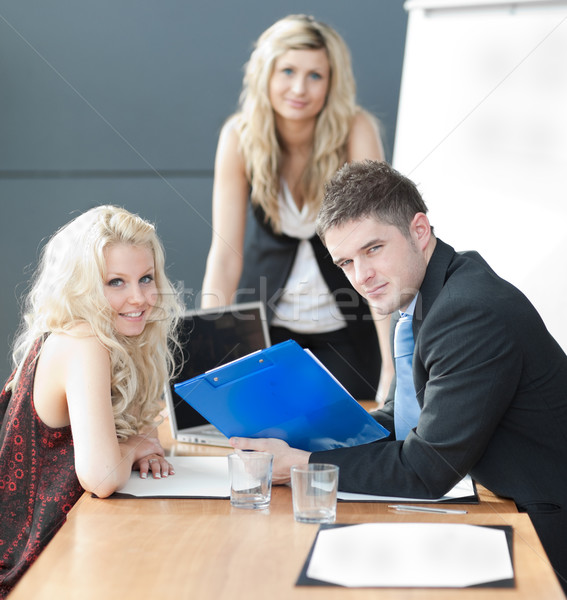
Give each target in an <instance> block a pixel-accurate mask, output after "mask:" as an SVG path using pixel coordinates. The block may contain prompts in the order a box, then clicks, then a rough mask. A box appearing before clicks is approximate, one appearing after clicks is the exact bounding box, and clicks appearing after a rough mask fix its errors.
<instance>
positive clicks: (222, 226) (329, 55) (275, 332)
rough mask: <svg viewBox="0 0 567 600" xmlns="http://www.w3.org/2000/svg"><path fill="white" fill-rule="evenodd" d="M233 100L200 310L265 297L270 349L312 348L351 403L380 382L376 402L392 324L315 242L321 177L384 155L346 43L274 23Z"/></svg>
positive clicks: (305, 25)
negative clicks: (373, 311)
mask: <svg viewBox="0 0 567 600" xmlns="http://www.w3.org/2000/svg"><path fill="white" fill-rule="evenodd" d="M240 100H241V101H240V110H239V112H237V113H236V114H234V115H233V116H232V117H230V118H229V119H228V121H227V122H226V124H225V125H224V127H223V128H222V131H221V134H220V139H219V143H218V148H217V155H216V161H215V180H214V189H213V235H212V243H211V247H210V251H209V255H208V260H207V269H206V273H205V277H204V281H203V290H202V306H204V307H212V306H222V305H225V304H230V303H231V302H233V301H235V300H236V299H238V300H240V301H249V300H258V299H260V300H263V301H264V302H265V303H266V305H267V310H268V320H269V323H270V334H271V340H272V343H278V342H281V341H284V340H287V339H294V340H296V341H297V342H298V343H299V344H301V345H302V346H304V347H308V348H310V349H311V350H312V351H313V352H314V354H315V355H317V356H318V357H319V359H320V360H321V361H322V362H323V363H324V364H325V365H326V366H327V367H328V368H329V370H330V371H331V372H332V373H333V374H334V375H335V376H336V377H337V378H338V379H339V380H340V381H341V382H342V383H343V384H344V385H345V387H346V388H347V389H348V390H349V391H350V392H351V394H352V395H353V396H354V397H355V398H359V399H373V398H374V397H375V396H376V393H377V387H378V383H379V378H380V391H379V393H378V394H379V396H382V395H384V394H383V392H384V393H385V392H387V388H388V386H389V382H390V380H391V376H392V372H393V365H392V359H391V355H390V350H389V337H388V331H389V319H388V318H387V317H386V318H384V317H382V316H380V317H378V318H379V319H380V320H377V321H375V324H376V327H375V325H374V322H373V318H372V317H371V315H370V311H369V309H368V306H367V304H366V303H365V302H363V301H361V299H360V297H359V296H357V294H356V292H355V291H354V289H353V288H352V286H351V285H350V284H349V282H348V280H347V279H346V278H345V277H344V275H343V274H342V273H341V272H340V270H339V269H337V268H336V267H335V266H334V265H333V262H332V260H331V258H330V256H329V254H328V252H327V251H326V250H325V248H324V247H323V245H322V244H321V242H320V240H319V238H318V237H317V235H316V234H315V217H316V215H317V212H318V210H319V206H320V204H321V200H322V197H323V187H324V183H325V181H326V180H327V179H328V178H329V177H330V176H332V175H333V174H334V173H335V171H336V170H337V169H338V168H339V167H341V166H342V165H343V164H344V163H345V162H348V161H353V160H360V159H363V158H370V159H376V160H383V158H384V153H383V149H382V144H381V141H380V136H379V132H378V124H377V121H376V119H374V118H373V117H372V116H371V115H370V114H369V113H368V112H366V111H364V110H362V108H360V107H359V106H358V105H357V104H356V94H355V81H354V77H353V73H352V67H351V60H350V53H349V50H348V48H347V46H346V44H345V42H344V41H343V39H342V38H341V37H340V35H339V34H338V33H337V32H336V31H335V30H334V29H332V28H331V27H328V26H327V25H325V24H323V23H320V22H318V21H316V20H315V19H313V18H312V17H308V16H305V15H291V16H288V17H286V18H284V19H281V20H280V21H278V22H276V23H275V24H274V25H272V26H271V27H270V28H269V29H267V30H266V31H265V32H264V33H263V34H262V35H261V36H260V38H259V39H258V41H257V42H256V44H255V49H254V51H253V52H252V55H251V57H250V60H249V61H248V63H247V65H246V69H245V76H244V82H243V90H242V94H241V99H240ZM245 234H246V235H245ZM245 238H246V244H245ZM376 329H377V330H378V336H377V334H376ZM378 338H379V340H380V344H378ZM381 364H382V369H380V366H381Z"/></svg>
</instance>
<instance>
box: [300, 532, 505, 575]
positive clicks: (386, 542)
mask: <svg viewBox="0 0 567 600" xmlns="http://www.w3.org/2000/svg"><path fill="white" fill-rule="evenodd" d="M307 576H308V577H310V578H313V579H317V580H320V581H325V582H328V583H333V584H337V585H342V586H346V587H467V586H471V585H477V584H482V583H490V582H495V581H501V580H506V579H512V578H513V576H514V570H513V567H512V560H511V558H510V552H509V549H508V543H507V541H506V534H505V532H504V531H502V530H499V529H492V528H487V527H480V526H476V525H465V524H458V523H457V524H452V523H451V524H450V523H367V524H362V525H352V526H345V527H338V528H334V529H326V530H321V531H320V532H319V535H318V537H317V541H316V544H315V548H314V550H313V554H312V557H311V561H310V563H309V567H308V570H307Z"/></svg>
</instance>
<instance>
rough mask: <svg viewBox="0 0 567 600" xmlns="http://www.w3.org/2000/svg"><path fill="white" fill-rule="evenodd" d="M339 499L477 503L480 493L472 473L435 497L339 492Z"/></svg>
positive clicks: (349, 500)
mask: <svg viewBox="0 0 567 600" xmlns="http://www.w3.org/2000/svg"><path fill="white" fill-rule="evenodd" d="M337 500H341V501H343V502H420V503H422V502H451V503H458V502H461V503H463V502H466V503H467V504H475V503H477V502H478V495H477V493H476V487H475V485H474V481H473V480H472V478H471V476H470V475H467V476H466V477H464V478H463V479H462V480H461V481H460V482H459V483H457V485H456V486H455V487H454V488H453V489H452V490H449V491H448V492H447V493H446V494H445V496H442V497H441V498H435V499H431V498H429V499H424V498H404V497H398V496H374V495H372V494H354V493H351V492H338V493H337Z"/></svg>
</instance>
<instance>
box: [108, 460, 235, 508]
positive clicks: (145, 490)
mask: <svg viewBox="0 0 567 600" xmlns="http://www.w3.org/2000/svg"><path fill="white" fill-rule="evenodd" d="M166 459H167V460H168V461H169V462H170V463H171V464H172V465H173V468H174V469H175V475H169V476H168V477H162V478H160V479H154V478H153V477H152V476H151V475H150V474H148V478H147V479H142V478H141V477H140V473H138V471H132V474H131V475H130V479H129V481H128V483H126V485H125V486H124V487H123V488H121V489H120V490H118V491H117V492H116V493H115V494H113V495H112V496H110V497H111V498H228V497H229V496H230V483H229V480H228V461H227V458H226V456H167V457H166Z"/></svg>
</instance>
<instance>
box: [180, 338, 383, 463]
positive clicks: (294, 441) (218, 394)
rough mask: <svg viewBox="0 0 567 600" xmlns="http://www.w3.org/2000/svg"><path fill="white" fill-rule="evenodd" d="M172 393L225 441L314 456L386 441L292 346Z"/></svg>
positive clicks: (202, 377) (374, 424)
mask: <svg viewBox="0 0 567 600" xmlns="http://www.w3.org/2000/svg"><path fill="white" fill-rule="evenodd" d="M175 391H176V392H177V393H178V394H179V395H180V396H181V397H182V398H183V399H184V400H185V402H187V403H188V404H190V405H191V406H192V407H193V408H194V409H195V410H196V411H198V412H199V413H201V414H202V415H203V416H204V417H205V418H206V419H207V420H208V421H209V422H210V423H212V424H213V425H215V426H216V427H217V428H218V429H219V430H220V431H221V432H222V433H224V434H225V435H226V436H227V437H232V436H239V437H253V438H261V437H273V438H279V439H282V440H285V441H286V442H287V443H288V444H289V445H290V446H291V447H293V448H299V449H301V450H308V451H310V452H315V451H318V450H329V449H331V448H343V447H346V446H356V445H359V444H366V443H369V442H374V441H376V440H380V439H382V438H384V437H387V436H388V435H389V431H388V430H387V429H385V428H384V427H382V426H381V425H380V424H379V423H377V422H376V421H375V420H374V419H373V418H372V417H371V416H370V414H369V413H368V412H367V411H366V410H364V408H362V407H361V406H360V404H358V402H357V401H356V400H355V399H354V398H353V397H352V396H351V395H350V394H349V393H348V392H347V391H346V389H345V388H344V387H343V386H342V385H341V384H340V383H338V381H337V380H336V379H335V378H334V377H333V376H332V375H331V374H330V373H329V371H328V370H327V369H326V368H325V367H324V366H323V365H322V364H321V363H319V362H318V361H317V360H316V359H315V358H314V357H313V356H312V355H311V354H310V353H309V352H307V351H305V350H304V349H303V348H302V347H301V346H300V345H299V344H297V343H296V342H295V341H293V340H288V341H286V342H282V343H280V344H276V345H274V346H271V347H270V348H266V349H265V350H259V351H258V352H254V353H252V354H249V355H248V356H245V357H244V358H241V359H239V360H236V361H234V362H231V363H228V364H226V365H223V366H221V367H218V368H217V369H213V370H212V371H208V372H206V373H204V374H202V375H198V376H197V377H194V378H192V379H189V380H188V381H184V382H182V383H178V384H176V385H175Z"/></svg>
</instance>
